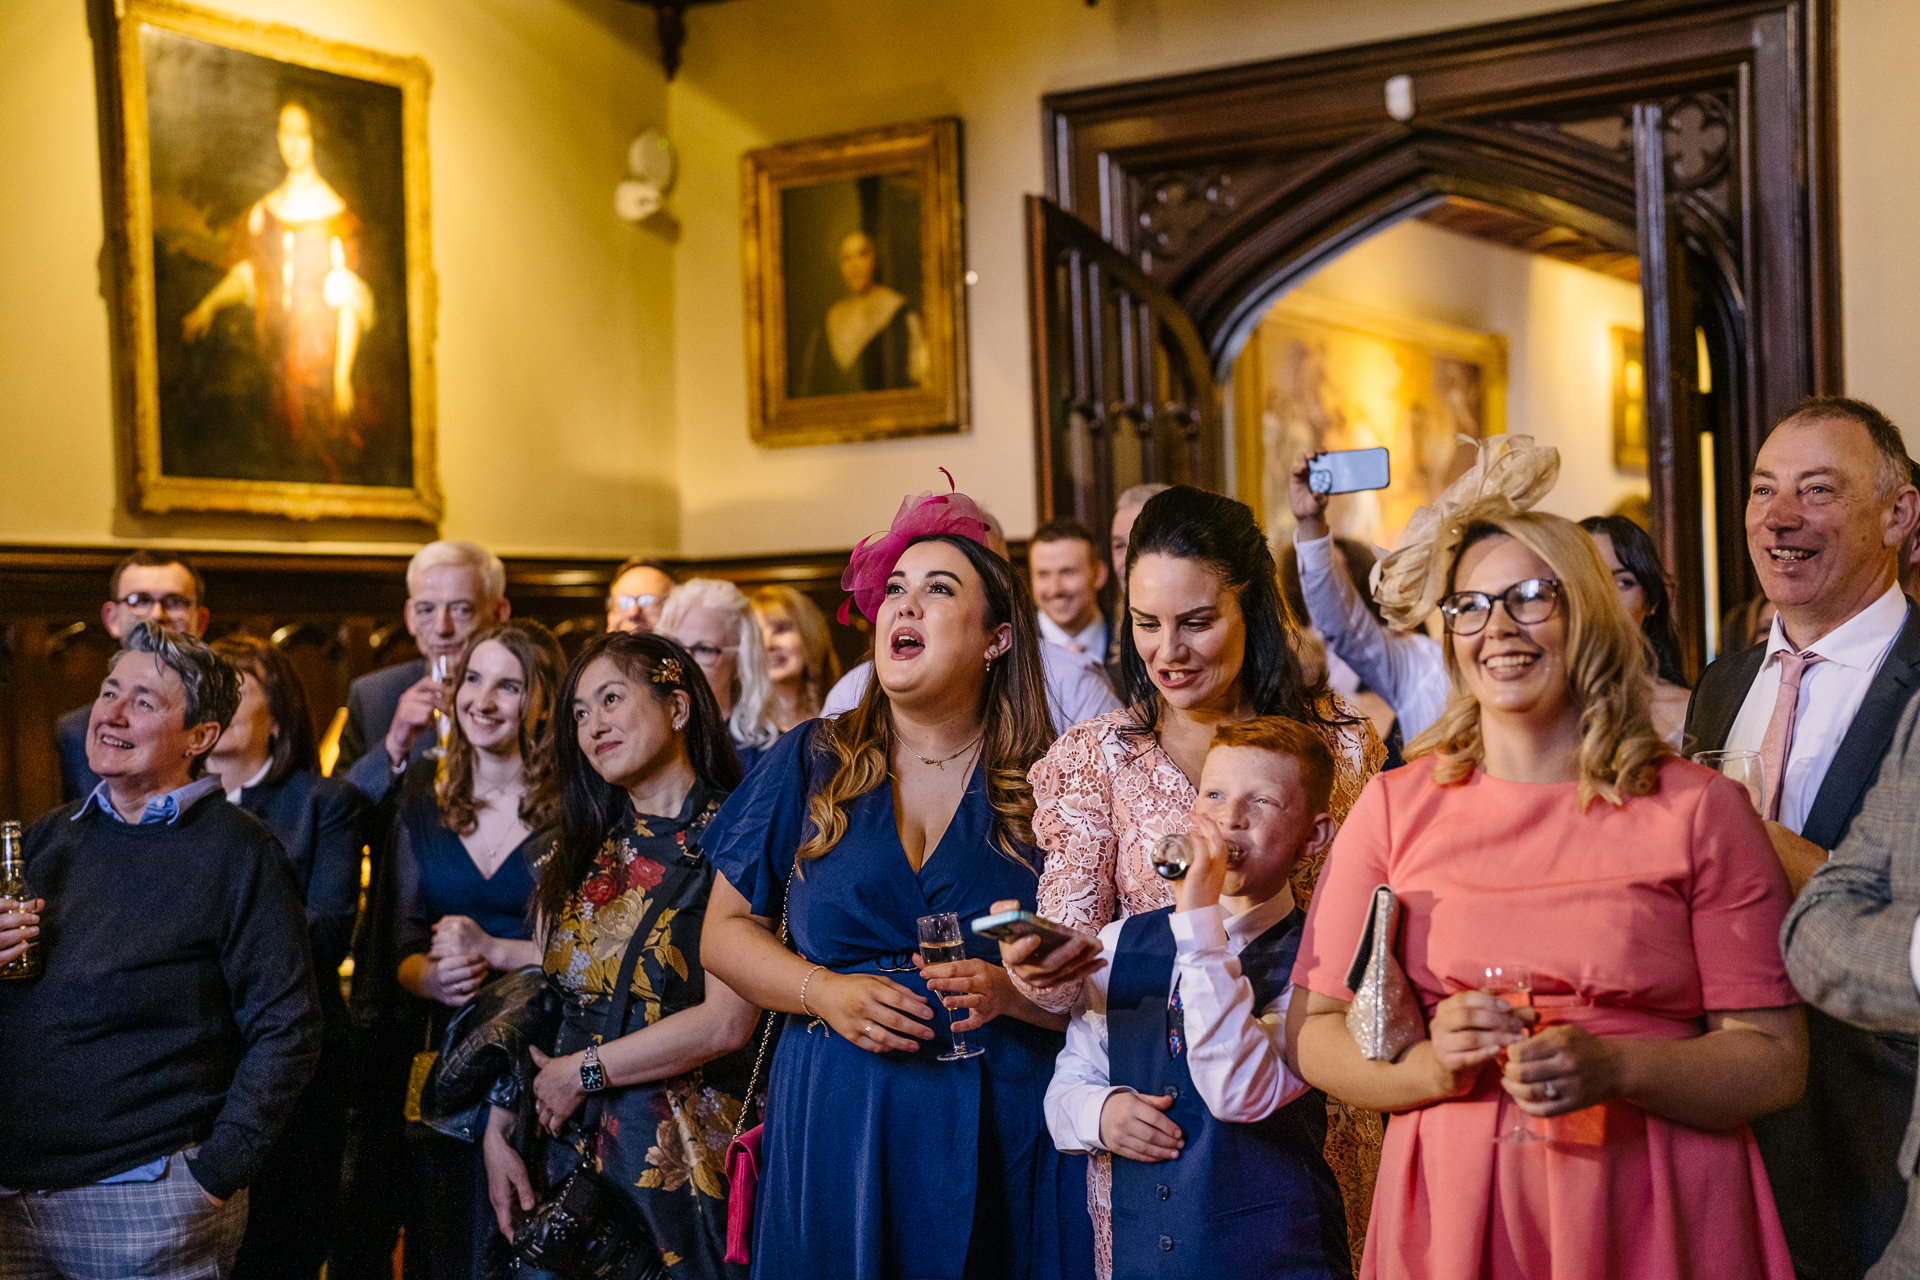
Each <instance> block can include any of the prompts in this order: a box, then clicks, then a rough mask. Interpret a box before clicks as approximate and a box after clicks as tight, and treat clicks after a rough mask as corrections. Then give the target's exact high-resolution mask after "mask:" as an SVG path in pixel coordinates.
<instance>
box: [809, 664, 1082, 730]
mask: <svg viewBox="0 0 1920 1280" xmlns="http://www.w3.org/2000/svg"><path fill="white" fill-rule="evenodd" d="M1040 674H1041V676H1042V677H1043V678H1044V679H1045V681H1046V686H1047V713H1048V715H1050V716H1051V717H1052V719H1053V731H1054V732H1055V733H1057V734H1058V733H1065V732H1066V731H1067V730H1069V729H1071V728H1073V726H1074V725H1076V724H1079V723H1080V722H1081V721H1082V720H1091V719H1093V718H1094V717H1095V716H1103V715H1105V714H1107V712H1109V711H1118V710H1119V709H1120V699H1118V698H1116V697H1114V696H1113V686H1112V685H1111V684H1109V683H1107V669H1106V668H1105V667H1104V666H1102V665H1101V663H1100V658H1099V655H1098V654H1091V653H1074V652H1072V651H1070V650H1067V649H1062V648H1061V647H1060V646H1058V645H1052V644H1043V645H1041V646H1040ZM872 679H873V663H872V661H871V660H869V661H867V662H863V663H861V664H860V665H859V666H857V667H855V668H854V669H853V670H851V671H849V672H847V674H845V675H844V676H841V677H840V680H839V682H838V683H836V684H835V685H834V686H833V688H831V689H829V690H828V691H827V699H826V702H825V704H824V705H823V706H822V707H821V708H820V714H821V715H823V716H825V717H826V718H827V719H829V720H831V719H833V718H834V717H836V716H842V715H845V714H846V713H847V712H849V711H851V710H853V709H854V708H855V707H857V706H859V705H860V699H861V698H863V697H865V696H866V693H867V685H868V683H869V682H870V681H871V680H872Z"/></svg>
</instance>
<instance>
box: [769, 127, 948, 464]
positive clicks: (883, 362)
mask: <svg viewBox="0 0 1920 1280" xmlns="http://www.w3.org/2000/svg"><path fill="white" fill-rule="evenodd" d="M740 185H741V199H742V204H743V209H742V219H743V233H744V236H743V238H744V243H743V245H742V265H743V268H744V271H743V274H744V277H745V284H746V309H747V387H748V404H749V429H750V431H751V434H752V437H753V440H754V442H755V443H757V444H762V445H809V444H839V443H844V442H847V441H854V440H878V439H886V438H889V437H895V436H914V435H929V434H934V433H938V432H959V431H965V430H966V429H967V427H968V416H967V415H968V395H967V323H966V289H965V284H964V281H963V279H962V272H963V269H964V268H963V259H964V248H963V241H962V234H961V217H962V213H961V203H960V122H959V121H958V120H928V121H921V122H918V123H914V124H901V125H893V126H889V127H887V128H880V129H868V130H864V131H862V132H859V133H848V134H840V135H837V136H834V137H827V138H810V139H807V140H805V141H801V142H790V143H786V144H784V145H781V146H776V147H767V148H765V149H762V150H759V151H750V152H748V153H747V154H746V155H745V156H744V157H743V158H742V160H741V183H740Z"/></svg>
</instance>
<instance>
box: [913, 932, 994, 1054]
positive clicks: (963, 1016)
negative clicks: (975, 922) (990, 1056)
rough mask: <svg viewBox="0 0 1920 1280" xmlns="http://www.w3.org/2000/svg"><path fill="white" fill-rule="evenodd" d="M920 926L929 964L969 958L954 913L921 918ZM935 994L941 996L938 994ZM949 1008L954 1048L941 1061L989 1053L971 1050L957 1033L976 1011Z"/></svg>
mask: <svg viewBox="0 0 1920 1280" xmlns="http://www.w3.org/2000/svg"><path fill="white" fill-rule="evenodd" d="M917 923H918V924H919V927H920V958H921V960H923V961H925V962H926V963H927V964H953V963H955V962H957V961H960V960H965V959H966V958H967V946H966V943H965V942H963V941H961V938H960V917H959V916H958V915H956V914H955V913H953V912H951V911H942V912H939V913H937V914H935V915H930V916H921V917H920V919H919V921H918V922H917ZM934 994H936V995H938V994H939V993H938V992H935V993H934ZM946 1004H947V1002H946V1001H945V1000H942V1001H941V1002H940V1007H941V1008H943V1009H945V1008H946ZM955 1012H956V1011H955V1010H953V1009H947V1033H948V1034H949V1035H951V1036H952V1037H953V1049H952V1050H951V1051H950V1052H948V1053H943V1054H941V1055H940V1061H941V1062H958V1061H959V1060H960V1059H962V1058H972V1057H976V1056H978V1055H979V1054H982V1053H985V1052H986V1050H985V1049H979V1048H974V1049H969V1048H968V1047H967V1037H966V1033H965V1032H962V1031H955V1030H953V1024H954V1023H955V1022H965V1021H966V1020H967V1018H968V1017H969V1016H970V1015H971V1013H972V1010H970V1009H964V1010H959V1011H958V1012H959V1015H960V1016H959V1017H958V1018H956V1017H955V1016H954V1014H955Z"/></svg>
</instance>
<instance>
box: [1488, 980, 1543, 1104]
mask: <svg viewBox="0 0 1920 1280" xmlns="http://www.w3.org/2000/svg"><path fill="white" fill-rule="evenodd" d="M1480 989H1481V990H1482V991H1484V992H1486V993H1487V994H1488V995H1490V996H1499V997H1500V998H1501V999H1502V1000H1505V1001H1506V1002H1507V1005H1508V1007H1510V1008H1514V1009H1523V1008H1528V1007H1530V1006H1532V1004H1533V974H1532V973H1531V972H1530V971H1529V970H1527V969H1525V968H1523V967H1521V966H1520V965H1515V964H1490V965H1487V966H1485V967H1484V968H1483V969H1481V971H1480ZM1521 1034H1522V1035H1526V1034H1529V1033H1528V1032H1526V1031H1522V1032H1521ZM1529 1119H1530V1117H1529V1116H1527V1114H1526V1113H1525V1112H1521V1113H1520V1115H1519V1117H1518V1118H1516V1119H1515V1120H1514V1122H1513V1128H1511V1129H1509V1130H1507V1131H1506V1132H1505V1133H1500V1134H1495V1135H1494V1139H1493V1140H1494V1141H1495V1142H1545V1141H1546V1140H1547V1135H1546V1134H1544V1133H1535V1132H1534V1131H1533V1128H1532V1126H1531V1125H1530V1124H1529V1123H1528V1120H1529Z"/></svg>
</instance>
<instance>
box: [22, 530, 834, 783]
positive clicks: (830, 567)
mask: <svg viewBox="0 0 1920 1280" xmlns="http://www.w3.org/2000/svg"><path fill="white" fill-rule="evenodd" d="M125 554H126V551H125V550H124V549H114V548H107V549H101V548H36V547H0V601H4V605H3V606H0V718H3V720H0V722H3V723H4V724H5V731H4V732H0V817H16V816H17V817H21V818H26V819H31V818H33V817H34V816H36V815H38V814H40V813H42V812H44V811H45V810H47V809H49V808H51V807H53V806H54V805H55V804H57V803H58V801H59V796H60V772H59V766H58V762H57V760H56V758H55V755H54V749H53V727H54V721H56V720H57V719H59V717H60V716H61V715H62V714H64V713H65V712H67V711H69V710H71V709H72V708H74V707H77V706H80V705H82V704H84V703H87V702H90V701H92V699H93V697H94V695H95V694H96V693H97V692H98V690H99V686H100V680H101V678H102V676H103V675H104V673H105V671H106V665H107V657H108V655H109V654H111V653H112V652H113V650H114V648H115V647H116V646H115V642H114V640H113V639H112V637H110V636H109V635H107V633H106V630H105V629H104V628H103V627H102V626H101V623H100V606H101V602H102V601H103V600H104V599H105V598H106V595H107V578H108V575H109V574H110V573H111V572H112V569H113V566H114V565H115V564H116V563H118V562H119V560H120V558H121V557H122V556H124V555H125ZM183 554H184V555H185V556H186V558H187V559H188V560H189V561H191V562H192V563H193V565H194V567H196V568H197V569H199V570H200V572H201V573H202V574H203V575H204V576H205V578H206V582H207V599H206V602H205V603H206V604H207V607H208V609H209V610H210V611H211V613H212V615H213V620H212V624H211V626H210V628H209V632H208V634H209V637H210V638H215V637H218V636H221V635H226V634H229V633H232V632H235V631H244V632H246V633H247V634H249V635H253V636H258V637H260V638H261V639H266V640H272V641H273V642H274V643H276V644H278V645H280V646H281V647H282V648H283V649H284V650H285V651H286V652H287V654H288V655H289V656H290V657H291V658H292V660H293V663H294V665H295V667H296V669H297V670H298V671H299V672H300V677H301V681H302V683H303V685H304V686H305V689H306V694H307V702H308V709H309V711H310V712H311V714H312V717H313V722H314V726H315V730H316V731H317V732H325V730H326V728H327V726H328V725H329V724H330V723H331V722H332V720H333V717H334V713H335V711H336V710H337V709H338V708H340V707H342V706H344V705H345V704H346V698H347V686H348V685H349V684H351V683H352V682H353V680H354V679H356V678H357V677H359V676H362V675H365V674H366V673H367V672H369V671H373V670H375V669H377V668H379V667H383V666H387V665H390V664H392V663H396V662H404V661H406V660H408V659H410V658H412V657H415V656H416V650H415V649H414V646H413V640H412V637H410V636H409V635H408V634H407V631H406V628H405V627H404V626H403V625H402V623H401V609H402V605H403V604H404V603H405V601H406V595H407V591H406V582H405V570H406V562H405V561H404V560H402V559H398V558H395V557H386V556H303V555H268V554H238V553H232V552H197V551H196V552H186V553H183ZM506 563H507V596H508V598H509V599H510V600H511V601H512V602H513V611H514V614H515V616H517V617H525V618H535V619H538V620H539V621H541V622H544V623H546V624H547V625H548V626H549V627H551V628H553V630H554V632H555V633H556V634H557V635H558V636H559V638H560V642H561V645H562V647H563V648H565V649H566V651H567V653H568V656H570V657H571V656H572V655H573V654H575V653H577V652H578V651H579V649H580V647H581V646H582V645H583V644H584V643H585V642H586V640H587V639H588V637H590V636H592V635H595V634H597V633H598V632H599V631H600V630H601V629H602V627H603V625H604V623H605V613H604V611H603V607H602V601H603V600H604V599H605V596H606V592H607V586H608V583H609V580H610V579H611V578H612V576H613V570H614V569H615V567H616V566H617V562H616V561H613V560H535V559H518V558H515V559H508V560H507V562H506ZM670 563H671V564H672V565H673V568H674V570H675V572H676V573H677V574H679V576H680V577H682V578H683V579H684V578H688V577H694V576H705V577H715V578H725V579H728V580H730V581H733V582H736V583H738V584H739V585H740V587H741V589H742V590H746V591H751V590H752V589H753V588H754V587H757V586H761V585H764V584H769V583H781V584H785V585H788V586H792V587H797V588H798V589H799V590H801V591H803V592H805V593H806V594H807V595H808V597H809V598H811V599H812V600H813V602H814V603H815V604H817V605H819V606H820V609H821V611H822V612H823V613H825V614H826V615H827V617H828V619H829V622H830V624H831V626H832V630H833V636H834V647H835V649H836V651H837V652H838V653H839V654H840V658H841V662H842V663H843V665H851V664H853V663H856V662H859V661H861V660H862V659H863V658H864V657H865V654H866V651H867V649H868V647H869V644H870V640H869V636H870V634H871V631H870V628H869V626H868V624H867V622H866V620H865V619H864V618H861V617H860V616H859V614H858V613H855V614H854V622H855V625H854V626H841V625H840V624H839V623H838V622H833V621H832V619H833V616H834V612H835V611H836V610H837V609H838V608H839V605H840V601H841V599H842V594H841V591H840V573H841V570H843V569H844V568H845V567H846V563H847V557H846V553H844V552H827V553H819V554H812V555H798V556H772V557H763V558H757V559H736V560H724V561H673V562H670Z"/></svg>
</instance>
